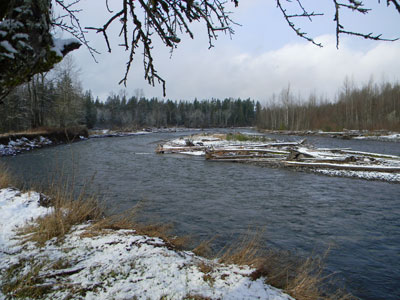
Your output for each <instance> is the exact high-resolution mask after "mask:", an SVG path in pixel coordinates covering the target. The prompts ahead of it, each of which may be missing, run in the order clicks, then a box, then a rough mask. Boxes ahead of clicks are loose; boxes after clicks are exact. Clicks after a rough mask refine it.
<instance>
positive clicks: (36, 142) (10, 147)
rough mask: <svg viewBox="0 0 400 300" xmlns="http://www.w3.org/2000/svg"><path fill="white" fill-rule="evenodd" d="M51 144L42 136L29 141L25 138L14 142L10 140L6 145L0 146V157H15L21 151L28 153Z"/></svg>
mask: <svg viewBox="0 0 400 300" xmlns="http://www.w3.org/2000/svg"><path fill="white" fill-rule="evenodd" d="M51 144H52V141H50V140H49V139H48V138H45V137H42V136H39V137H36V138H34V139H31V140H29V139H27V138H26V137H22V138H20V139H16V140H10V141H9V142H8V144H7V145H3V144H0V156H6V155H16V154H18V153H20V152H23V151H29V150H32V149H35V148H41V147H43V146H47V145H51Z"/></svg>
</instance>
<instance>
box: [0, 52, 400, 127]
mask: <svg viewBox="0 0 400 300" xmlns="http://www.w3.org/2000/svg"><path fill="white" fill-rule="evenodd" d="M77 78H78V76H77V74H76V71H74V66H73V61H72V60H69V59H68V57H67V58H66V59H65V60H64V61H63V63H62V64H61V65H60V66H59V67H58V68H57V69H56V70H55V71H54V72H52V73H51V74H43V73H41V74H37V75H35V76H34V77H33V78H32V80H31V81H29V82H28V83H25V84H23V85H20V86H19V87H17V88H16V89H14V90H13V92H11V93H10V94H9V95H8V96H7V97H6V98H4V101H3V103H2V104H1V105H0V132H11V131H24V130H30V129H35V128H42V127H56V128H65V127H71V126H75V125H86V126H87V127H88V128H99V129H102V128H111V129H125V130H126V129H128V130H129V129H141V128H143V127H168V126H169V127H171V126H180V127H191V128H210V127H242V126H257V127H258V128H260V129H272V130H325V131H332V130H334V131H336V130H343V129H359V130H361V129H369V130H377V129H386V130H397V131H400V84H399V83H388V82H385V83H380V84H377V83H374V82H373V81H372V80H370V81H369V82H368V83H367V84H364V85H362V86H361V87H357V86H356V85H355V84H354V83H353V82H352V81H350V80H348V79H346V80H345V81H344V84H343V87H342V88H341V90H340V91H339V92H338V93H337V96H336V98H335V99H334V100H328V99H327V98H322V97H318V96H317V95H316V94H311V95H309V97H308V99H307V100H305V99H303V98H301V97H299V96H295V94H294V93H293V92H292V90H291V88H290V86H288V87H287V88H285V89H283V90H282V91H281V92H280V94H279V95H277V96H273V97H271V99H270V101H269V102H268V103H267V104H266V105H265V106H262V105H261V104H260V102H258V101H257V102H256V101H254V100H251V99H246V100H242V99H232V98H227V99H223V100H220V99H211V100H201V101H199V100H197V99H195V100H194V101H172V100H160V99H157V98H150V99H149V98H146V97H144V95H143V92H141V90H136V91H135V96H132V97H128V96H127V95H126V94H125V93H124V92H120V93H119V94H111V95H110V96H108V97H107V99H106V100H105V101H100V100H99V99H98V98H96V99H94V97H93V95H92V93H91V92H90V91H83V88H82V86H81V83H80V82H79V81H78V80H77Z"/></svg>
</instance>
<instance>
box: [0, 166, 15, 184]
mask: <svg viewBox="0 0 400 300" xmlns="http://www.w3.org/2000/svg"><path fill="white" fill-rule="evenodd" d="M13 183H14V182H13V179H12V178H11V175H10V173H9V171H8V169H7V168H6V167H5V166H4V165H3V164H0V189H4V188H7V187H10V186H11V185H13Z"/></svg>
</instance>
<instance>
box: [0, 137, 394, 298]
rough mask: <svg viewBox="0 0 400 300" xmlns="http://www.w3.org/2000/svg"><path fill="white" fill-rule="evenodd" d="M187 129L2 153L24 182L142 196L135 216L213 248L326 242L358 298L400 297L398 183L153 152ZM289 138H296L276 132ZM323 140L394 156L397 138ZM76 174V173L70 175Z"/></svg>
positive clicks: (310, 246) (313, 246) (122, 204)
mask: <svg viewBox="0 0 400 300" xmlns="http://www.w3.org/2000/svg"><path fill="white" fill-rule="evenodd" d="M190 133H192V132H190V131H187V132H176V133H152V134H148V135H138V136H129V137H119V138H103V139H89V140H86V141H82V142H79V143H74V144H71V145H61V146H57V147H50V148H45V149H41V150H36V151H32V152H27V153H24V154H21V155H18V156H15V157H3V158H0V161H1V162H5V163H6V165H7V166H8V167H9V168H10V169H11V171H12V172H13V173H15V174H16V175H17V176H18V177H19V178H21V180H23V181H24V182H34V183H38V182H48V178H51V177H55V176H59V174H60V173H62V174H63V176H65V177H68V176H69V178H70V180H71V182H72V181H73V182H74V183H75V185H76V186H78V187H80V186H82V185H83V183H85V182H86V183H87V182H90V190H91V191H95V192H96V193H97V194H98V195H99V196H100V197H101V199H104V201H105V202H106V205H107V207H108V209H109V211H110V212H121V211H125V210H127V209H129V208H131V207H132V206H133V205H135V204H136V203H137V202H138V201H142V203H143V204H144V208H143V211H142V217H143V218H146V219H148V220H151V221H153V222H160V221H161V222H172V223H173V224H174V225H175V230H176V232H177V234H189V235H191V236H192V237H193V238H194V239H195V240H205V239H209V238H211V237H214V236H217V238H216V242H215V244H214V247H216V248H219V247H222V246H223V245H225V244H226V243H229V242H231V241H232V240H234V239H236V238H238V236H239V235H241V234H245V233H246V232H248V230H249V228H251V229H253V230H258V229H262V230H265V231H264V233H263V234H264V235H265V239H264V240H265V243H266V244H267V245H269V246H273V247H278V248H280V249H284V250H290V251H296V252H297V253H300V254H301V255H309V254H310V253H311V252H312V251H317V252H319V253H320V252H322V251H324V250H325V249H327V248H328V247H329V246H332V245H333V247H332V250H331V252H330V254H329V257H328V258H327V261H326V264H327V269H328V270H329V271H330V272H337V274H336V275H335V277H336V278H337V279H338V280H339V281H343V282H344V283H345V284H346V286H347V288H348V289H349V290H350V292H352V293H353V294H354V295H355V296H358V297H360V298H362V299H389V300H391V299H393V300H394V299H400V185H399V184H392V183H386V182H378V181H365V180H359V179H350V178H337V177H328V176H321V175H316V174H310V173H305V172H296V171H292V170H284V169H271V168H263V167H257V166H252V165H243V164H235V163H226V162H209V161H205V160H204V158H202V157H192V156H183V155H157V154H155V153H154V149H155V147H156V146H157V143H159V142H160V141H163V140H167V139H171V138H174V137H177V136H183V135H188V134H190ZM281 138H282V139H286V140H299V139H302V138H301V137H295V136H282V137H281ZM308 140H309V141H310V142H312V143H314V144H315V145H317V146H321V147H351V148H353V149H354V150H359V151H368V152H381V153H387V154H395V155H399V154H400V144H399V143H391V142H378V141H354V140H350V141H347V140H337V139H331V138H322V137H309V138H308ZM71 178H73V179H71Z"/></svg>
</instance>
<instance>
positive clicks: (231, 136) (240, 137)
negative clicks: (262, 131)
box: [226, 132, 271, 142]
mask: <svg viewBox="0 0 400 300" xmlns="http://www.w3.org/2000/svg"><path fill="white" fill-rule="evenodd" d="M226 140H227V141H239V142H268V141H271V139H270V138H268V137H266V136H262V135H250V134H243V133H240V132H236V133H228V134H227V135H226Z"/></svg>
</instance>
